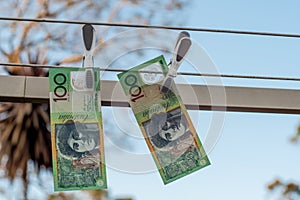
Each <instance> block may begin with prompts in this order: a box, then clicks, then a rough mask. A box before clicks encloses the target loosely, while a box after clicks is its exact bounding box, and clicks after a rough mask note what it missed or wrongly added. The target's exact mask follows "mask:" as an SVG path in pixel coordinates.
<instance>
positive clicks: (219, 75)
mask: <svg viewBox="0 0 300 200" xmlns="http://www.w3.org/2000/svg"><path fill="white" fill-rule="evenodd" d="M0 66H7V67H35V68H68V67H79V68H81V67H80V66H60V65H41V64H27V63H6V62H0ZM100 71H106V72H124V71H126V70H124V69H111V68H100ZM142 72H144V73H160V72H154V71H142ZM178 75H182V76H201V77H216V78H238V79H258V80H276V81H300V78H292V77H275V76H254V75H235V74H212V73H194V72H178Z"/></svg>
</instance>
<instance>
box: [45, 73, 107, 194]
mask: <svg viewBox="0 0 300 200" xmlns="http://www.w3.org/2000/svg"><path fill="white" fill-rule="evenodd" d="M49 81H50V112H51V113H50V117H51V139H52V155H53V175H54V188H55V190H56V191H64V190H91V189H105V188H106V187H107V181H106V170H105V163H104V145H103V131H102V130H103V128H102V117H101V99H100V72H99V70H96V69H87V68H54V69H50V70H49Z"/></svg>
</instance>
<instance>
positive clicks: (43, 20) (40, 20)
mask: <svg viewBox="0 0 300 200" xmlns="http://www.w3.org/2000/svg"><path fill="white" fill-rule="evenodd" d="M0 21H21V22H37V23H55V24H77V25H84V24H92V25H96V26H111V27H126V28H148V29H165V30H185V31H194V32H208V33H223V34H239V35H256V36H269V37H286V38H300V34H292V33H275V32H262V31H243V30H230V29H214V28H195V27H181V26H162V25H146V24H129V23H111V22H95V21H79V20H61V19H46V18H21V17H0Z"/></svg>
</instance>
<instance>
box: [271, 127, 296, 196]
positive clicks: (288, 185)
mask: <svg viewBox="0 0 300 200" xmlns="http://www.w3.org/2000/svg"><path fill="white" fill-rule="evenodd" d="M299 137H300V125H299V126H298V129H297V132H296V134H295V135H294V136H292V137H291V138H290V141H291V143H294V144H296V143H297V142H298V140H299ZM267 188H268V190H270V191H272V192H274V193H275V192H276V193H277V194H278V196H279V197H280V198H282V199H287V200H297V199H300V185H299V184H298V183H295V182H291V181H283V180H280V179H275V180H274V181H272V182H271V183H270V184H268V186H267Z"/></svg>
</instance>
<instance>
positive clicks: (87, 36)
mask: <svg viewBox="0 0 300 200" xmlns="http://www.w3.org/2000/svg"><path fill="white" fill-rule="evenodd" d="M82 36H83V44H84V54H83V59H82V66H83V67H84V68H85V71H83V72H76V73H73V74H74V75H73V76H72V78H71V79H72V82H71V85H72V87H73V88H74V89H75V90H77V91H94V87H95V86H94V80H95V79H94V78H95V77H94V71H93V68H94V57H93V55H94V49H95V44H96V39H95V29H94V28H93V26H92V25H90V24H85V25H84V26H83V27H82Z"/></svg>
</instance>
